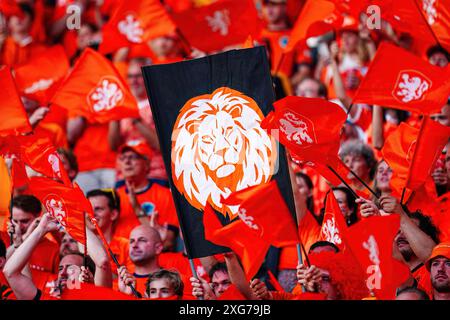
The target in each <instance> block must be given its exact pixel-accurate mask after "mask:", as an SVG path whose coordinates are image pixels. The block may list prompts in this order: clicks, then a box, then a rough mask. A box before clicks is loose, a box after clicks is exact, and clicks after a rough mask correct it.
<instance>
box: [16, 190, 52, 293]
mask: <svg viewBox="0 0 450 320" xmlns="http://www.w3.org/2000/svg"><path fill="white" fill-rule="evenodd" d="M12 203H13V204H12V208H13V209H12V217H13V218H12V221H11V222H8V233H10V232H13V246H12V247H10V249H9V250H11V252H14V251H15V250H16V249H17V248H18V247H19V246H20V245H21V244H22V242H23V241H24V239H26V238H27V237H28V236H29V235H30V234H31V232H33V230H34V229H35V228H36V226H37V225H38V223H39V220H40V219H39V218H38V217H39V216H40V214H41V210H42V209H41V203H40V201H39V200H38V199H37V198H35V197H34V196H31V195H20V196H16V197H14V198H13V202H12ZM58 265H59V245H58V243H56V242H54V241H51V240H49V239H48V238H42V239H41V240H40V241H39V243H38V244H37V246H36V249H35V250H34V251H33V253H32V254H31V258H30V261H29V268H30V271H31V275H32V279H33V282H34V283H35V285H36V287H37V288H39V289H43V288H44V287H45V284H46V283H47V281H48V280H49V278H50V277H52V276H53V275H54V274H57V273H58Z"/></svg>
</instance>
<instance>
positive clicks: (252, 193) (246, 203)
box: [221, 180, 298, 247]
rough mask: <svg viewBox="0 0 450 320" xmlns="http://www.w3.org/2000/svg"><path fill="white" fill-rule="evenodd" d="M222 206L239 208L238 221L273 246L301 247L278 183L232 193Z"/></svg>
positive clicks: (294, 223) (295, 225)
mask: <svg viewBox="0 0 450 320" xmlns="http://www.w3.org/2000/svg"><path fill="white" fill-rule="evenodd" d="M261 199H264V201H261ZM221 202H222V203H223V204H227V205H229V206H238V207H239V209H238V215H239V218H240V219H241V220H242V221H243V222H244V223H245V224H246V225H247V226H248V227H249V228H251V229H254V230H255V231H256V232H257V233H258V234H259V235H260V236H261V237H262V238H263V239H264V240H266V241H267V242H269V243H270V244H272V245H274V246H276V247H283V246H289V245H295V244H297V243H298V231H297V224H296V222H295V218H294V216H293V214H292V213H291V212H290V211H289V208H288V207H287V206H286V203H285V201H284V199H283V196H282V195H281V192H280V190H279V189H278V186H277V182H276V181H275V180H272V181H271V182H269V183H264V184H260V185H257V186H254V187H250V188H247V189H244V190H241V191H238V192H233V193H232V194H230V195H229V196H228V197H227V198H226V199H223V200H222V201H221Z"/></svg>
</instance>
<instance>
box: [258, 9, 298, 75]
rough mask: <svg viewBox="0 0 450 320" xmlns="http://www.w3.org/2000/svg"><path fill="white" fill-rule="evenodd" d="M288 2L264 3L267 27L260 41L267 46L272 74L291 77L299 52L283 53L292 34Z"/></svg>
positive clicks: (264, 16)
mask: <svg viewBox="0 0 450 320" xmlns="http://www.w3.org/2000/svg"><path fill="white" fill-rule="evenodd" d="M286 2H287V1H286V0H264V1H263V8H262V9H263V10H262V12H263V18H264V20H265V22H266V23H267V25H266V27H265V28H264V29H263V31H262V32H261V35H260V41H262V42H264V43H266V44H267V47H268V50H269V56H270V63H271V69H272V72H277V73H278V72H279V73H281V74H283V75H285V76H287V77H290V76H291V75H292V73H293V71H294V63H295V62H296V61H295V60H296V59H295V56H296V54H297V52H296V51H297V50H294V51H291V52H289V53H283V49H284V48H285V47H286V46H287V44H288V42H289V36H290V34H291V29H290V25H289V18H288V15H287V11H286ZM283 55H284V56H283ZM280 63H281V65H280V66H278V65H279V64H280ZM277 69H278V70H277Z"/></svg>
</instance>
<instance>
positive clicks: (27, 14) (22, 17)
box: [0, 3, 46, 66]
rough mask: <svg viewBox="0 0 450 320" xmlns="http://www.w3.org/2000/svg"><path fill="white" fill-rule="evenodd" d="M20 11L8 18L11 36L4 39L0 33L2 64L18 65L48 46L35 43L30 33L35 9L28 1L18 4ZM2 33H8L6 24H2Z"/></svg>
mask: <svg viewBox="0 0 450 320" xmlns="http://www.w3.org/2000/svg"><path fill="white" fill-rule="evenodd" d="M18 7H19V8H20V13H19V12H17V13H13V14H12V15H11V16H10V17H9V19H8V29H9V34H10V36H9V37H7V38H6V39H5V40H4V41H2V40H1V39H2V38H3V36H2V35H0V64H6V65H9V66H16V65H19V64H21V63H24V62H26V61H27V59H29V58H30V57H31V56H34V55H36V54H39V53H42V52H44V51H45V49H46V47H45V46H43V45H41V44H38V43H35V42H34V41H33V38H32V37H31V35H30V31H31V27H32V24H33V19H34V9H33V8H32V7H31V6H30V5H29V4H27V3H21V4H19V5H18ZM0 29H3V30H0V34H6V30H5V29H6V26H0Z"/></svg>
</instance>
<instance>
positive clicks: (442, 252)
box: [426, 242, 450, 270]
mask: <svg viewBox="0 0 450 320" xmlns="http://www.w3.org/2000/svg"><path fill="white" fill-rule="evenodd" d="M436 257H445V258H447V259H450V242H441V243H439V244H438V245H437V246H436V247H434V248H433V251H432V252H431V256H430V257H429V258H428V260H427V262H426V267H427V269H428V270H430V267H431V260H433V259H434V258H436Z"/></svg>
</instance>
